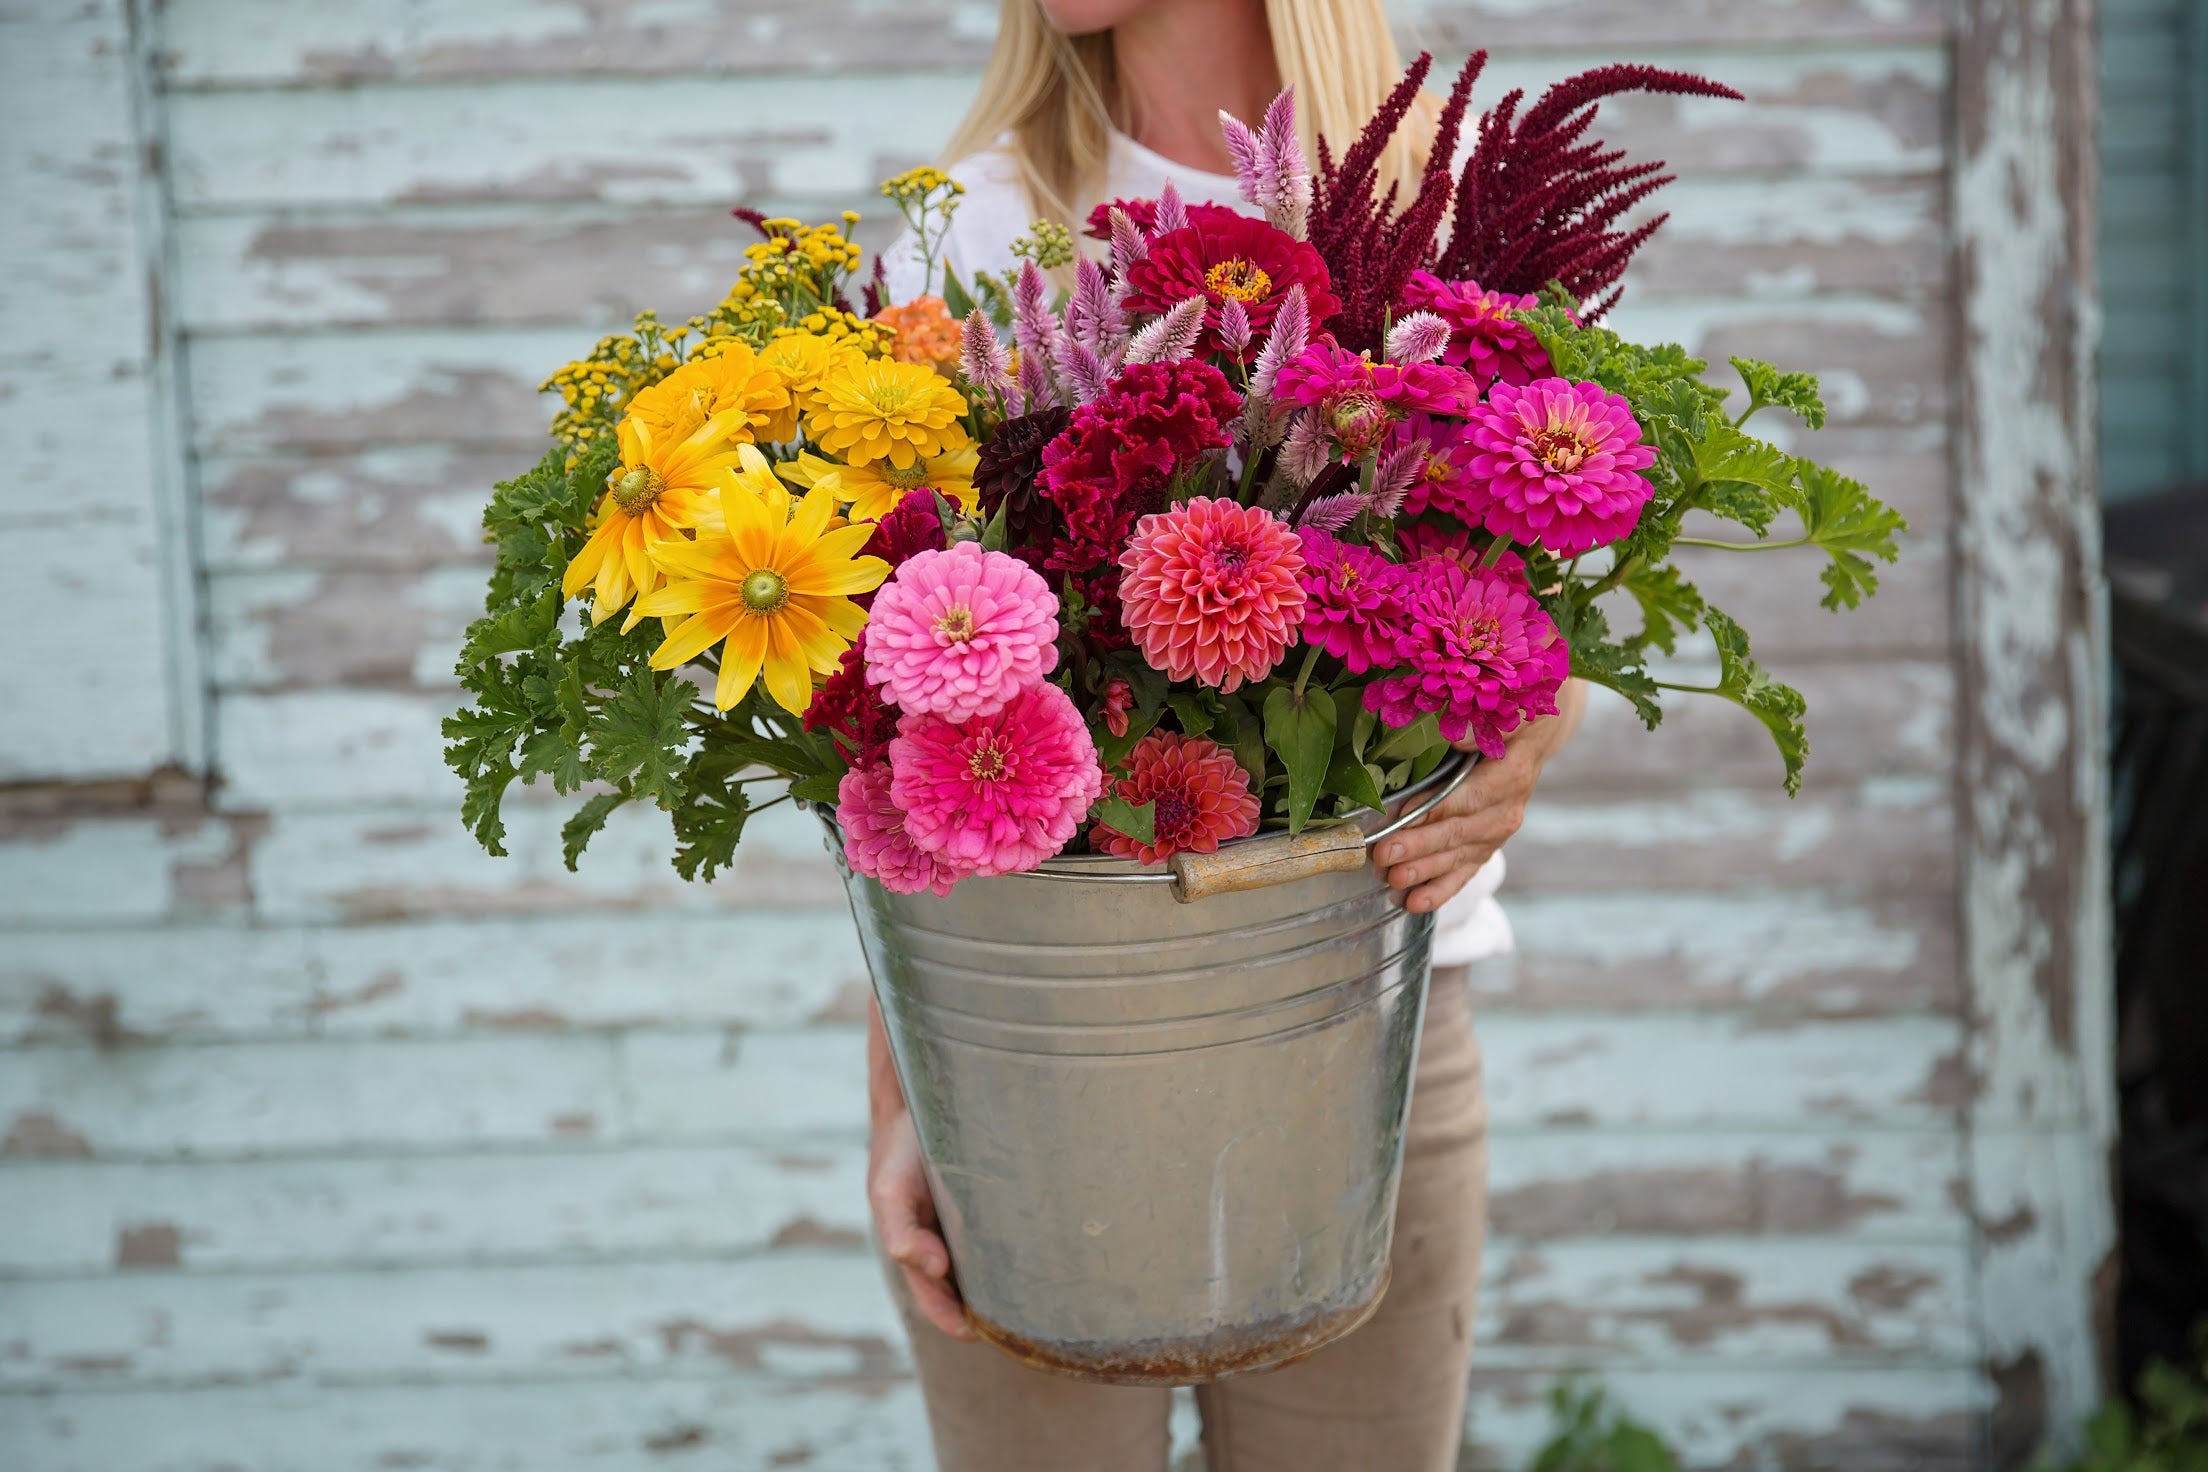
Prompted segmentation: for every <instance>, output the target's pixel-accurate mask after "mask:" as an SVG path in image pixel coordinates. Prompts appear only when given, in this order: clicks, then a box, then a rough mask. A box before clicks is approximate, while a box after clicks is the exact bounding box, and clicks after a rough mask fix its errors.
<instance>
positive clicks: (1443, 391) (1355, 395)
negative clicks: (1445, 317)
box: [1273, 342, 1480, 460]
mask: <svg viewBox="0 0 2208 1472" xmlns="http://www.w3.org/2000/svg"><path fill="white" fill-rule="evenodd" d="M1273 392H1274V396H1275V397H1276V398H1279V399H1283V400H1286V401H1287V402H1290V403H1295V404H1301V405H1303V406H1304V407H1305V408H1307V409H1311V410H1313V411H1315V412H1316V413H1317V415H1318V417H1319V423H1320V426H1321V428H1323V429H1324V430H1325V431H1326V434H1327V437H1328V438H1329V439H1330V440H1331V441H1332V443H1333V445H1334V447H1335V448H1336V449H1338V450H1339V451H1340V453H1341V454H1342V455H1343V456H1344V457H1345V458H1347V459H1350V460H1362V459H1364V458H1365V457H1366V456H1367V455H1370V454H1372V453H1373V452H1374V451H1376V450H1378V449H1379V448H1380V446H1381V445H1382V444H1383V443H1384V442H1385V441H1386V440H1387V438H1388V435H1389V433H1390V431H1392V430H1393V429H1394V428H1395V426H1396V425H1397V424H1398V423H1399V422H1401V421H1402V420H1403V418H1404V417H1405V416H1407V415H1410V414H1415V413H1420V412H1424V413H1428V414H1458V415H1461V414H1465V413H1468V412H1469V411H1470V410H1471V408H1472V406H1473V405H1474V404H1475V403H1476V402H1477V401H1478V399H1479V396H1480V395H1479V389H1478V387H1477V386H1476V385H1474V384H1473V382H1472V380H1471V379H1470V378H1469V377H1467V376H1466V375H1465V374H1464V373H1463V372H1461V371H1460V370H1458V369H1455V368H1445V367H1443V366H1442V365H1440V364H1438V363H1375V362H1373V361H1372V360H1371V359H1370V358H1366V357H1361V356H1360V355H1358V354H1356V353H1353V352H1351V351H1349V350H1348V349H1347V348H1342V347H1337V346H1335V345H1334V344H1333V343H1331V342H1315V343H1313V344H1311V346H1309V347H1307V348H1305V349H1304V350H1303V352H1302V353H1300V354H1298V355H1297V357H1296V358H1295V360H1294V361H1292V362H1290V363H1289V364H1288V365H1287V366H1286V367H1284V368H1282V369H1281V370H1280V377H1279V378H1277V379H1276V380H1274V390H1273Z"/></svg>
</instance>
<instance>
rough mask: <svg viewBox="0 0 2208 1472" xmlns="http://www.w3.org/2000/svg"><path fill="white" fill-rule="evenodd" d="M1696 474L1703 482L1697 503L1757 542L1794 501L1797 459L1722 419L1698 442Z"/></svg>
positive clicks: (1707, 430) (1709, 428) (1695, 462)
mask: <svg viewBox="0 0 2208 1472" xmlns="http://www.w3.org/2000/svg"><path fill="white" fill-rule="evenodd" d="M1694 469H1695V474H1696V475H1697V476H1698V477H1699V478H1700V480H1701V482H1702V489H1701V490H1700V491H1699V492H1697V494H1696V496H1695V504H1696V505H1697V506H1700V507H1701V508H1703V509H1704V510H1706V511H1709V512H1711V513H1713V514H1714V515H1717V516H1722V517H1724V518H1725V519H1726V520H1727V521H1736V522H1739V523H1740V524H1741V525H1742V526H1745V527H1747V528H1748V529H1749V530H1751V531H1753V532H1754V533H1755V534H1756V535H1757V536H1759V537H1760V536H1762V535H1763V534H1764V533H1765V532H1767V531H1769V530H1770V528H1771V523H1772V522H1773V521H1774V520H1776V519H1777V517H1778V514H1779V512H1781V511H1782V510H1784V509H1786V507H1788V506H1790V505H1792V504H1793V503H1794V500H1795V498H1796V494H1797V493H1796V491H1795V489H1794V457H1793V456H1791V455H1789V454H1787V453H1786V452H1785V451H1784V450H1781V449H1780V448H1779V447H1778V446H1776V445H1770V444H1765V443H1764V442H1763V441H1762V440H1759V439H1757V438H1756V437H1755V436H1754V435H1751V434H1743V433H1742V432H1741V431H1740V430H1737V429H1735V428H1733V426H1732V425H1730V424H1727V423H1726V422H1725V421H1724V420H1722V419H1718V420H1713V421H1712V422H1710V423H1709V424H1708V425H1707V426H1706V427H1705V429H1704V432H1703V435H1702V438H1701V439H1699V440H1697V441H1696V442H1695V446H1694Z"/></svg>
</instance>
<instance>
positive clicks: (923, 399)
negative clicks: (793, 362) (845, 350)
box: [805, 358, 973, 470]
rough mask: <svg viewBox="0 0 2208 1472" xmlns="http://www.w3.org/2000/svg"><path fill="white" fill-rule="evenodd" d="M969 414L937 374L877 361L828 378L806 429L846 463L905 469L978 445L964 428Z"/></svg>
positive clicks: (849, 367)
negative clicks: (877, 463)
mask: <svg viewBox="0 0 2208 1472" xmlns="http://www.w3.org/2000/svg"><path fill="white" fill-rule="evenodd" d="M965 412H966V401H965V400H964V399H962V398H960V397H959V396H958V390H957V389H955V388H952V387H951V385H950V384H949V382H948V381H946V380H945V379H944V378H943V376H942V375H941V374H939V373H937V372H936V371H935V370H934V369H933V368H925V367H922V366H921V365H920V364H918V363H900V362H897V361H896V360H895V359H893V358H872V359H868V360H867V361H866V362H863V363H853V364H849V365H847V366H844V367H841V368H839V369H837V370H836V371H835V372H832V373H830V374H829V375H828V376H827V377H826V378H825V379H824V380H822V382H821V386H820V393H819V396H818V398H817V399H816V400H815V402H814V406H813V407H812V408H811V409H809V410H807V411H806V415H805V428H806V431H807V432H808V433H810V434H811V435H812V437H813V440H814V442H815V443H816V444H818V445H819V446H820V448H821V449H823V450H825V451H826V452H827V453H829V454H831V455H833V456H835V457H836V458H837V459H839V460H842V461H844V462H846V463H847V464H851V465H872V464H873V463H874V462H875V461H877V460H887V461H888V462H889V463H890V465H891V466H892V467H893V468H894V469H897V470H905V469H909V468H910V467H911V466H912V465H913V464H914V463H915V462H917V461H920V460H924V459H928V458H930V457H932V456H935V455H940V454H942V453H943V452H944V451H946V450H963V449H965V448H966V447H967V446H968V445H970V444H972V443H973V441H972V440H971V439H970V438H968V436H967V434H966V427H965V426H964V425H963V424H961V423H959V416H960V415H962V414H964V413H965Z"/></svg>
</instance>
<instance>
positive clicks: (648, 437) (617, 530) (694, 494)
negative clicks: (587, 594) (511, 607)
mask: <svg viewBox="0 0 2208 1472" xmlns="http://www.w3.org/2000/svg"><path fill="white" fill-rule="evenodd" d="M740 418H741V411H739V410H732V411H730V412H729V413H728V414H725V415H722V416H720V417H717V418H713V419H708V420H706V421H705V422H703V423H702V424H700V425H698V427H697V428H696V429H694V430H692V431H691V432H690V434H689V435H688V436H687V437H686V438H683V439H680V440H662V439H660V438H658V437H657V436H656V435H654V434H653V433H652V431H651V429H650V428H649V427H648V426H647V425H646V424H645V423H644V422H643V421H641V420H638V419H636V418H634V417H631V418H628V419H624V420H622V421H621V428H620V431H619V433H620V439H621V463H620V464H618V465H616V466H615V467H614V469H613V473H612V474H611V475H608V476H607V477H606V493H605V495H603V496H602V497H600V498H599V500H598V510H597V513H596V521H597V524H596V525H595V526H594V527H593V528H592V529H591V533H590V540H589V541H587V542H585V543H583V550H582V551H580V552H578V553H576V554H575V559H574V561H572V562H570V563H568V565H567V572H566V574H565V575H564V576H563V577H562V578H561V579H560V591H561V592H562V593H564V594H565V595H566V596H568V597H570V598H572V597H574V596H575V595H576V594H577V593H580V592H581V591H582V590H583V589H584V588H585V587H592V588H593V591H592V593H591V603H590V618H591V622H592V623H600V624H602V623H604V622H605V621H606V620H607V619H609V618H612V617H613V616H614V615H615V614H616V613H618V612H620V611H621V609H622V607H623V606H624V605H625V604H627V603H628V601H629V599H630V598H632V597H634V596H635V595H637V594H639V593H649V592H651V591H652V589H654V588H656V587H658V586H659V569H658V568H657V567H656V566H654V565H653V563H652V558H651V547H652V545H653V544H654V543H656V542H664V541H667V540H669V539H670V538H673V539H676V540H680V538H681V534H682V532H683V531H684V530H685V529H695V528H698V527H703V526H713V525H716V524H718V522H719V520H720V506H719V504H718V499H717V492H718V490H719V486H720V483H721V481H722V480H724V479H725V478H726V477H727V475H728V471H729V467H730V466H732V465H734V464H736V463H737V453H736V450H735V449H734V448H732V447H731V446H730V445H729V443H728V437H729V433H730V431H731V430H732V429H733V428H735V427H736V426H737V424H738V422H739V420H740ZM745 448H746V449H749V448H750V447H749V446H745ZM752 453H753V454H755V455H756V454H757V453H758V451H756V450H753V451H752ZM593 585H594V586H593ZM641 616H642V611H641V608H639V610H638V611H637V612H633V613H631V614H630V615H629V619H628V622H627V623H625V624H623V625H622V631H623V632H624V633H626V632H627V631H628V630H629V629H632V628H634V627H636V621H637V619H638V618H639V617H641Z"/></svg>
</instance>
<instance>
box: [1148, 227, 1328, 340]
mask: <svg viewBox="0 0 2208 1472" xmlns="http://www.w3.org/2000/svg"><path fill="white" fill-rule="evenodd" d="M1188 213H1189V222H1188V224H1187V225H1186V226H1185V227H1184V228H1182V229H1179V230H1175V231H1172V232H1171V233H1170V234H1166V235H1161V236H1158V237H1157V238H1156V239H1154V240H1152V241H1151V242H1150V253H1149V254H1148V255H1146V256H1144V257H1143V258H1142V259H1141V260H1139V261H1137V262H1135V263H1134V265H1133V266H1131V267H1129V268H1128V272H1127V284H1128V294H1127V299H1126V302H1125V305H1126V308H1127V310H1128V311H1129V312H1139V313H1144V314H1155V313H1160V312H1164V311H1166V310H1168V309H1169V308H1171V307H1173V306H1174V305H1176V304H1177V303H1180V302H1183V301H1186V300H1187V299H1188V298H1190V297H1192V296H1201V297H1204V298H1206V299H1208V301H1209V302H1210V305H1209V306H1208V307H1207V308H1206V309H1205V315H1204V332H1203V336H1202V337H1201V338H1200V339H1199V340H1198V344H1197V351H1198V352H1199V353H1205V354H1209V353H1218V352H1226V351H1229V349H1228V347H1227V345H1226V344H1225V343H1224V342H1222V341H1221V339H1220V334H1219V324H1220V316H1219V309H1220V305H1221V304H1222V303H1224V302H1226V301H1228V300H1230V299H1231V300H1234V301H1238V302H1240V303H1241V304H1242V310H1243V313H1244V315H1245V316H1246V317H1247V318H1248V319H1249V326H1250V335H1251V337H1252V338H1253V339H1261V338H1263V337H1264V336H1265V334H1266V333H1267V332H1268V331H1269V330H1271V328H1272V325H1273V315H1274V313H1276V312H1278V311H1279V310H1280V303H1281V299H1282V298H1283V297H1285V296H1286V295H1287V294H1288V291H1289V289H1290V288H1291V287H1295V286H1301V287H1302V288H1303V294H1304V302H1305V304H1306V305H1307V306H1308V307H1309V309H1310V313H1311V319H1312V320H1313V321H1315V322H1323V321H1325V320H1326V319H1327V318H1329V317H1331V316H1333V315H1334V313H1335V311H1336V310H1337V309H1338V308H1339V307H1340V306H1341V303H1340V302H1338V301H1336V300H1335V298H1334V293H1333V292H1331V291H1329V290H1328V289H1327V275H1326V263H1325V262H1324V261H1322V260H1320V259H1319V253H1318V252H1317V251H1315V250H1313V249H1312V248H1311V247H1310V246H1308V245H1306V244H1304V243H1303V242H1302V241H1300V240H1297V239H1295V238H1293V237H1292V236H1289V235H1287V234H1285V233H1284V232H1282V231H1279V230H1276V229H1274V228H1273V227H1272V226H1271V225H1268V224H1266V223H1265V222H1264V221H1263V220H1253V219H1251V218H1250V217H1249V216H1247V215H1239V214H1236V213H1235V212H1234V211H1232V210H1228V209H1220V208H1217V207H1207V206H1201V205H1199V206H1196V207H1194V208H1192V209H1190V210H1189V212H1188ZM1243 351H1244V353H1245V354H1247V353H1248V352H1249V351H1250V349H1249V348H1248V347H1247V346H1245V348H1244V350H1243Z"/></svg>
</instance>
